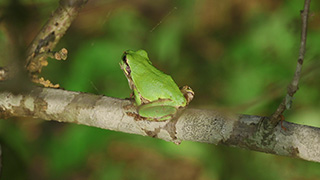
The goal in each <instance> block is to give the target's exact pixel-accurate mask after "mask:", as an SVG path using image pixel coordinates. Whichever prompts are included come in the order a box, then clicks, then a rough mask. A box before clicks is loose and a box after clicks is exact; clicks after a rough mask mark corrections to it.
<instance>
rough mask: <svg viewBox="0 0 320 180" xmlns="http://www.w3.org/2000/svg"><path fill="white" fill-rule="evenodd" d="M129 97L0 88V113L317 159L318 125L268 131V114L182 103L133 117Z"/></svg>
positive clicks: (319, 148)
mask: <svg viewBox="0 0 320 180" xmlns="http://www.w3.org/2000/svg"><path fill="white" fill-rule="evenodd" d="M135 114H136V110H135V108H134V106H131V102H130V100H122V99H117V98H111V97H106V96H103V95H93V94H88V93H81V92H72V91H66V90H61V89H51V88H35V89H34V90H32V91H31V93H28V94H16V95H14V94H12V93H10V92H0V118H10V117H32V118H41V119H45V120H54V121H59V122H69V123H77V124H83V125H87V126H93V127H98V128H102V129H109V130H114V131H120V132H125V133H132V134H139V135H143V136H150V137H153V138H159V139H163V140H166V141H171V142H174V143H176V144H180V143H181V142H182V141H196V142H203V143H212V144H216V145H217V144H223V145H227V146H234V147H241V148H246V149H250V150H254V151H260V152H265V153H270V154H276V155H282V156H289V157H294V158H299V159H304V160H308V161H315V162H320V128H316V127H310V126H305V125H299V124H294V123H289V122H283V126H284V127H285V128H286V130H284V129H283V128H281V126H280V125H278V126H276V127H275V128H272V129H273V130H272V131H270V128H269V126H268V124H270V123H269V122H270V119H269V118H268V117H262V116H255V115H236V114H231V113H226V112H219V111H215V110H203V109H191V108H189V109H185V110H183V111H182V112H181V113H180V115H179V116H178V117H177V118H175V119H173V120H170V121H161V122H155V121H148V120H138V119H137V118H136V117H134V116H135Z"/></svg>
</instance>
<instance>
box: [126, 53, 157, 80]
mask: <svg viewBox="0 0 320 180" xmlns="http://www.w3.org/2000/svg"><path fill="white" fill-rule="evenodd" d="M145 62H148V63H149V64H151V61H150V60H149V58H148V53H147V52H146V51H145V50H142V49H141V50H138V51H132V50H127V51H125V52H124V53H123V55H122V57H121V61H120V67H121V69H122V70H123V72H124V74H125V75H126V76H127V78H131V67H134V66H135V65H137V64H139V63H145Z"/></svg>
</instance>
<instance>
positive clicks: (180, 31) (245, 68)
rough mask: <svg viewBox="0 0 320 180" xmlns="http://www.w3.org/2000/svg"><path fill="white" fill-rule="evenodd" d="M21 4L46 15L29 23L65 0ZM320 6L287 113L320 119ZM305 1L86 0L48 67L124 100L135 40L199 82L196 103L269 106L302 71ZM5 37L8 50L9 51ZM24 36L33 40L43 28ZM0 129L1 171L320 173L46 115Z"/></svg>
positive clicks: (55, 175) (172, 70)
mask: <svg viewBox="0 0 320 180" xmlns="http://www.w3.org/2000/svg"><path fill="white" fill-rule="evenodd" d="M21 3H22V5H23V6H24V7H25V8H31V7H33V8H34V7H37V8H36V9H35V10H34V12H33V15H36V16H37V17H42V19H41V21H39V22H34V23H33V24H34V27H33V29H32V31H36V30H38V29H37V28H39V29H40V26H41V25H43V22H45V20H46V19H47V18H48V17H49V15H50V12H51V11H53V10H54V9H55V8H56V6H57V3H56V1H52V0H51V1H50V0H42V1H40V0H37V1H29V0H24V1H21ZM1 5H2V6H5V3H1ZM319 7H320V6H319V2H316V1H314V2H312V4H311V11H312V12H311V13H312V15H311V18H310V23H309V34H308V40H307V53H306V60H305V64H304V68H303V73H304V74H303V75H302V82H301V84H300V89H299V91H298V93H297V94H296V96H295V99H294V102H293V108H292V110H291V111H288V112H286V114H285V116H286V120H287V121H292V122H296V123H301V124H306V125H312V126H317V127H320V123H319V122H320V121H319V119H320V111H319V105H320V104H319V102H320V101H319V100H320V94H319V91H320V84H319V81H318V79H320V73H319V71H318V69H319V68H320V64H319V62H318V61H319V57H320V51H319V49H318V47H320V44H319V43H320V41H319V39H320V37H319V36H320V35H319V34H320V33H319V31H320V23H319V18H320V16H319V12H320V8H319ZM302 8H303V2H302V1H298V0H293V1H281V2H280V1H246V2H241V3H240V2H238V1H208V0H207V1H206V0H190V1H182V0H181V1H161V2H158V1H157V2H156V1H146V0H141V1H112V0H110V1H89V3H88V4H87V5H86V7H85V8H84V9H83V11H82V12H81V13H80V15H79V17H78V18H77V20H76V21H75V22H74V23H73V25H72V26H71V28H70V29H69V30H68V32H67V33H66V35H65V36H64V37H63V39H62V41H61V42H60V43H59V45H58V46H59V47H58V48H57V49H59V48H61V47H65V48H67V49H68V51H69V55H68V60H67V61H63V62H61V61H55V60H50V61H49V65H48V67H46V68H44V69H43V70H44V72H43V73H42V75H43V76H44V77H45V78H47V79H50V81H52V82H54V83H59V84H60V86H61V87H63V88H65V89H67V90H73V91H83V92H90V93H95V94H104V95H106V96H112V97H118V98H127V97H129V95H130V90H129V87H128V84H127V80H126V79H125V76H124V75H123V73H122V71H121V70H120V68H119V64H118V63H119V61H120V57H121V55H122V53H123V51H124V50H127V49H133V50H137V49H145V50H146V51H147V52H148V53H149V56H150V59H151V61H152V62H153V63H154V64H155V66H156V67H158V68H159V69H161V70H162V71H164V72H165V73H167V74H170V75H172V77H173V78H174V79H175V81H176V82H177V84H179V85H185V84H187V85H189V86H191V87H192V88H193V90H194V91H195V93H196V94H195V99H194V100H193V102H192V103H191V105H190V106H191V107H197V108H223V109H226V110H227V111H233V112H237V113H248V114H258V115H270V114H271V113H272V112H273V111H274V110H275V109H276V107H277V105H278V104H279V103H280V100H281V99H282V98H283V96H284V95H285V90H286V89H285V88H286V86H287V84H288V83H289V82H290V80H291V78H292V77H293V72H294V70H295V66H296V60H297V57H298V49H299V42H300V15H299V10H301V9H302ZM43 9H46V10H47V11H44V10H43ZM36 25H37V26H36ZM35 27H37V28H35ZM29 29H30V27H29V28H28V30H29ZM26 30H27V29H26ZM29 31H30V30H29ZM4 34H5V33H4V32H1V34H0V40H1V44H0V50H1V52H0V54H3V52H4V51H5V46H4V45H3V43H6V41H7V39H6V38H5V36H4ZM26 34H27V35H26V37H25V38H26V42H30V40H31V39H32V37H33V36H34V34H35V32H33V33H31V32H29V33H26ZM2 64H3V62H2V61H1V62H0V65H2ZM0 138H1V139H0V143H1V146H2V151H3V162H2V164H3V169H2V177H3V179H25V178H26V177H28V178H29V179H230V180H232V179H317V178H319V177H320V171H319V168H320V164H316V163H312V162H305V161H300V160H295V159H289V158H286V157H277V156H273V155H268V154H263V153H258V152H249V151H247V150H242V149H238V148H230V147H223V146H214V145H208V144H200V143H192V142H183V143H182V144H181V145H179V146H176V145H174V144H171V143H168V142H164V141H162V140H158V139H152V138H148V137H140V136H136V135H130V134H124V133H119V132H111V131H106V130H101V129H96V128H92V127H85V126H80V125H74V124H62V123H57V122H43V121H42V120H32V119H14V120H12V119H10V120H1V121H0Z"/></svg>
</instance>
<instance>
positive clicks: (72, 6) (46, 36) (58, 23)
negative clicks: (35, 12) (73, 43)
mask: <svg viewBox="0 0 320 180" xmlns="http://www.w3.org/2000/svg"><path fill="white" fill-rule="evenodd" d="M87 1H88V0H60V2H59V4H60V5H59V7H58V8H57V10H56V11H55V12H54V13H53V14H52V17H51V18H50V19H49V20H48V22H47V23H46V24H45V25H44V26H43V27H42V29H41V31H40V32H39V33H38V35H37V36H36V37H35V38H34V40H33V42H32V43H31V45H30V46H29V48H28V51H27V63H26V68H27V70H28V71H29V73H31V74H38V73H40V72H41V69H42V66H43V64H44V63H42V61H45V57H43V56H40V55H39V54H43V53H46V52H50V51H52V49H53V48H54V47H55V46H56V45H57V43H58V42H59V41H60V39H61V38H62V37H63V35H64V34H65V32H66V31H67V30H68V29H69V27H70V25H71V23H72V22H73V20H74V19H75V18H76V16H77V15H78V13H79V11H80V9H81V8H82V7H83V5H84V4H85V3H86V2H87Z"/></svg>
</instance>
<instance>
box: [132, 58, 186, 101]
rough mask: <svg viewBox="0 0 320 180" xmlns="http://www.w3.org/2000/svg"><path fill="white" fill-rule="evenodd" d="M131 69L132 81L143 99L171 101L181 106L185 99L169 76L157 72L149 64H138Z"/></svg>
mask: <svg viewBox="0 0 320 180" xmlns="http://www.w3.org/2000/svg"><path fill="white" fill-rule="evenodd" d="M134 68H137V69H132V72H131V73H133V74H132V78H133V79H132V80H133V81H134V83H135V85H136V88H137V89H138V91H139V92H140V93H141V94H142V96H143V97H145V98H146V99H149V100H150V101H155V100H158V99H172V100H173V101H174V103H176V104H181V105H183V104H184V103H185V98H184V96H183V94H182V93H181V91H180V89H179V87H178V86H177V84H176V83H175V82H174V81H173V79H172V78H171V76H169V75H167V74H165V73H163V72H162V71H160V70H158V69H157V68H155V67H154V66H152V65H151V64H145V63H138V64H137V66H136V67H134Z"/></svg>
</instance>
